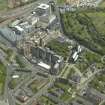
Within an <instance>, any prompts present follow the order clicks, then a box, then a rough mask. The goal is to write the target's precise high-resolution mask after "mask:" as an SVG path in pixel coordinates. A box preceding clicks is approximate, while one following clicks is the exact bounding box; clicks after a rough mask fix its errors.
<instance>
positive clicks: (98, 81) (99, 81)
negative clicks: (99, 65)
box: [90, 74, 105, 94]
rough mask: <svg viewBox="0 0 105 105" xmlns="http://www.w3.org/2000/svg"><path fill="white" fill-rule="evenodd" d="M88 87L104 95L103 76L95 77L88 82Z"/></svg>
mask: <svg viewBox="0 0 105 105" xmlns="http://www.w3.org/2000/svg"><path fill="white" fill-rule="evenodd" d="M90 86H91V87H93V88H95V89H96V90H98V91H100V92H101V93H103V94H105V74H101V75H98V76H96V77H95V78H94V79H93V81H91V82H90Z"/></svg>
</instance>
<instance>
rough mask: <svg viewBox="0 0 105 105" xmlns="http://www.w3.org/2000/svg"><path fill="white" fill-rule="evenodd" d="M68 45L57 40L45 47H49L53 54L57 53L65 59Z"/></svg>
mask: <svg viewBox="0 0 105 105" xmlns="http://www.w3.org/2000/svg"><path fill="white" fill-rule="evenodd" d="M68 46H69V44H68V43H66V42H64V43H60V42H58V41H57V40H52V41H51V42H49V43H48V44H47V47H49V48H50V49H51V50H53V51H54V52H55V53H57V54H58V55H60V56H63V57H64V59H66V58H67V56H68V53H69V48H68Z"/></svg>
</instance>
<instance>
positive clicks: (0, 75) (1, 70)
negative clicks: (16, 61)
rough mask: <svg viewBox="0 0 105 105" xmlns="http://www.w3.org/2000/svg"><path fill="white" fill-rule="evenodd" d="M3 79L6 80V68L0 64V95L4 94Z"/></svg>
mask: <svg viewBox="0 0 105 105" xmlns="http://www.w3.org/2000/svg"><path fill="white" fill-rule="evenodd" d="M5 78H6V68H5V66H4V65H3V64H2V63H0V95H2V94H3V93H4V86H5Z"/></svg>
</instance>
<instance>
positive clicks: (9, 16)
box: [0, 0, 48, 27]
mask: <svg viewBox="0 0 105 105" xmlns="http://www.w3.org/2000/svg"><path fill="white" fill-rule="evenodd" d="M40 3H42V0H38V1H36V2H33V3H31V4H28V5H25V6H22V7H19V8H15V9H12V10H10V11H7V12H1V13H0V17H1V18H3V19H6V21H4V22H2V23H0V26H2V27H3V26H5V25H7V24H8V23H9V22H11V21H12V20H14V19H15V18H18V17H24V16H26V15H27V14H29V13H30V12H31V11H32V10H34V9H35V7H37V6H38V4H40ZM43 3H48V0H43Z"/></svg>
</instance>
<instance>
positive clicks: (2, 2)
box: [0, 0, 7, 10]
mask: <svg viewBox="0 0 105 105" xmlns="http://www.w3.org/2000/svg"><path fill="white" fill-rule="evenodd" d="M6 8H7V0H0V10H4V9H6Z"/></svg>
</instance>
